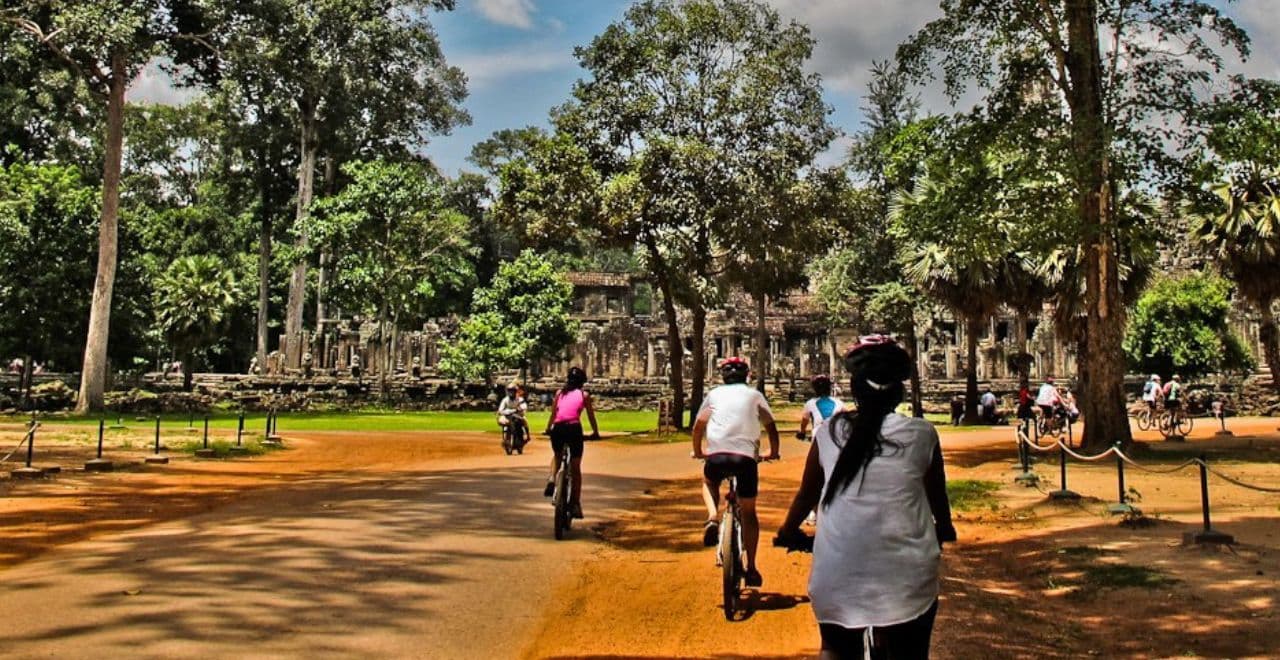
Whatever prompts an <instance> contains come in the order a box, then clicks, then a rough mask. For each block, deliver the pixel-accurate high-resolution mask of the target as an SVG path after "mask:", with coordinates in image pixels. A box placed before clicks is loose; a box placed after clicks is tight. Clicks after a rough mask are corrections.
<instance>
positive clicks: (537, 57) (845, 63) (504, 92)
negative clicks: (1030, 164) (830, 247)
mask: <svg viewBox="0 0 1280 660" xmlns="http://www.w3.org/2000/svg"><path fill="white" fill-rule="evenodd" d="M766 1H767V2H768V3H769V4H770V5H772V6H774V7H775V8H776V9H777V10H778V11H779V12H780V13H781V14H782V15H783V16H784V17H787V18H791V19H795V20H798V21H800V22H801V23H804V24H805V25H808V26H809V28H810V30H811V32H812V34H813V36H814V38H815V39H816V41H817V45H816V47H815V49H814V55H813V59H812V60H811V62H810V68H811V69H812V70H813V71H815V72H817V73H819V74H820V75H821V76H822V78H823V86H824V89H825V94H826V99H827V103H828V104H829V105H830V106H831V107H832V110H833V112H832V115H831V118H830V119H831V122H832V124H833V125H835V126H837V127H839V128H840V129H842V130H843V131H844V132H845V133H846V134H849V133H853V132H856V131H857V130H858V129H859V126H860V124H861V111H860V110H859V107H860V106H861V105H862V96H863V94H865V90H866V83H867V79H868V70H869V68H870V66H871V62H872V60H879V59H888V58H890V57H892V56H893V52H894V48H895V47H896V46H897V44H898V43H900V42H902V41H903V40H904V39H906V38H907V37H908V36H909V35H910V34H911V33H913V32H914V31H916V30H917V29H919V28H920V27H922V26H923V25H924V24H925V23H927V22H928V21H929V20H931V19H933V18H935V17H937V15H938V14H939V11H938V0H766ZM1215 1H1216V2H1218V3H1219V4H1223V5H1225V7H1226V9H1227V12H1228V14H1229V15H1230V16H1232V17H1233V18H1235V19H1237V20H1238V21H1239V22H1240V23H1241V24H1242V25H1243V26H1244V27H1245V28H1246V29H1247V30H1248V31H1249V34H1250V36H1251V37H1252V39H1253V56H1252V57H1251V58H1250V60H1249V61H1248V62H1244V63H1239V62H1232V63H1229V69H1230V70H1231V71H1241V72H1244V73H1247V74H1249V75H1251V76H1256V77H1267V78H1272V79H1280V39H1277V38H1276V37H1277V32H1278V31H1280V30H1278V29H1277V28H1280V19H1277V13H1278V12H1277V8H1278V6H1280V0H1239V1H1238V2H1235V3H1229V4H1228V3H1226V2H1225V0H1215ZM630 4H631V2H630V0H458V1H457V5H458V7H457V9H456V10H454V11H451V12H441V13H436V14H433V15H432V23H433V24H434V25H435V27H436V30H437V32H438V33H439V35H440V41H441V44H442V46H443V48H444V51H445V55H446V57H447V59H448V60H449V62H450V63H451V64H453V65H455V66H458V67H460V68H462V70H463V71H464V72H466V74H467V76H468V77H469V85H468V88H469V90H470V96H469V97H468V98H467V100H466V102H465V105H466V108H467V110H468V111H469V112H470V113H471V117H472V123H471V125H470V126H462V127H459V128H457V129H455V130H454V131H453V133H452V134H451V135H446V136H435V137H433V138H432V139H431V141H430V143H429V144H428V145H427V148H426V151H427V154H428V155H429V156H430V157H431V158H432V159H433V160H434V161H435V162H436V163H437V164H438V165H439V166H440V167H441V168H442V169H443V170H444V171H445V172H446V173H447V174H449V175H453V174H456V173H457V172H458V171H459V170H460V169H470V165H469V164H468V163H467V162H466V157H467V155H468V154H469V153H470V151H471V146H472V145H474V144H475V143H476V142H479V141H481V140H483V139H485V138H487V137H489V136H490V135H491V134H492V133H493V132H494V131H497V130H499V129H503V128H515V127H520V126H526V125H529V124H537V125H546V123H547V113H548V111H549V110H550V109H551V108H552V107H554V106H556V105H559V104H561V103H563V102H564V101H565V100H566V99H567V98H568V96H569V90H570V88H571V86H572V84H573V81H574V80H576V79H578V78H579V77H580V76H581V75H582V73H583V72H582V70H581V69H579V68H578V66H577V62H576V60H574V58H573V49H574V47H575V46H579V45H585V44H587V43H589V42H590V41H591V39H592V37H594V36H595V35H596V34H598V33H599V32H600V31H602V30H603V29H604V28H605V27H606V26H607V25H609V24H610V23H612V22H613V21H615V20H618V19H619V18H621V17H622V15H623V13H624V12H625V10H626V8H627V6H628V5H630ZM190 94H191V92H189V91H185V90H175V89H173V87H172V86H171V85H170V84H169V82H168V79H167V77H165V76H164V74H163V73H161V72H160V71H159V69H157V68H155V67H149V68H148V70H147V71H146V72H144V73H143V75H142V76H140V77H139V79H138V80H136V81H135V82H134V85H133V87H132V88H131V89H130V98H131V100H135V101H143V102H146V101H154V102H162V103H164V102H181V101H182V100H183V99H184V98H187V97H189V96H190ZM921 96H922V99H923V100H924V102H925V106H926V108H929V109H935V110H943V109H945V104H944V103H943V95H942V94H941V92H940V90H937V89H931V88H926V89H923V90H921ZM847 145H848V138H847V135H846V137H844V138H841V139H839V140H837V142H836V143H835V144H834V145H833V148H832V150H831V151H830V153H828V154H827V155H826V156H825V158H824V160H826V161H828V162H830V161H833V160H835V159H836V158H837V157H839V155H840V154H842V153H843V152H844V151H845V148H846V147H847Z"/></svg>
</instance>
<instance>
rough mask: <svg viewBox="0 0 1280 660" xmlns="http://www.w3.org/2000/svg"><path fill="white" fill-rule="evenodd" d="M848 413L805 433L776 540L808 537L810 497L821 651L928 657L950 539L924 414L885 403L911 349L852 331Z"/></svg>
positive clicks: (934, 444) (898, 386)
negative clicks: (797, 481)
mask: <svg viewBox="0 0 1280 660" xmlns="http://www.w3.org/2000/svg"><path fill="white" fill-rule="evenodd" d="M845 367H846V368H847V369H848V370H849V371H850V372H851V374H852V379H851V380H852V387H851V390H852V392H853V396H854V399H855V401H856V402H857V404H858V411H857V412H856V413H840V414H838V415H836V416H835V417H833V418H832V419H831V420H830V421H829V422H827V423H826V424H823V425H821V426H820V427H819V428H818V429H817V432H816V433H815V434H814V442H813V446H812V447H811V448H810V451H809V458H808V462H807V463H806V465H805V470H804V477H803V480H802V482H801V485H800V490H799V492H797V493H796V497H795V500H794V502H792V504H791V509H790V511H789V512H788V514H787V519H786V522H784V523H783V526H782V528H781V529H780V530H778V539H777V540H776V541H775V543H776V544H778V545H787V546H791V547H796V546H798V545H801V544H802V543H803V542H804V541H806V540H808V537H807V536H805V534H804V532H802V531H801V530H800V524H801V522H802V521H803V520H804V519H805V516H806V515H807V514H808V512H809V511H812V510H813V508H814V507H815V506H818V505H819V504H820V505H821V507H822V509H821V515H820V516H819V518H818V528H817V534H816V536H815V537H814V538H813V539H812V541H813V568H812V571H811V573H810V576H809V596H810V598H811V600H812V603H813V612H814V615H815V616H816V617H817V619H818V628H819V631H820V633H821V635H822V655H821V657H822V658H862V657H864V653H865V652H866V650H867V649H868V647H869V648H870V657H872V658H885V659H892V660H917V659H925V658H928V657H929V637H930V635H931V633H932V631H933V620H934V616H935V615H936V614H937V609H938V563H939V558H940V555H941V547H942V545H941V544H942V543H944V542H947V541H954V540H955V538H956V533H955V528H954V527H952V524H951V508H950V505H949V504H948V502H947V494H946V475H945V472H944V470H943V465H942V450H941V447H940V445H939V444H938V433H937V431H936V430H934V428H933V425H932V424H930V423H928V422H926V421H924V420H922V419H914V418H911V417H904V416H902V415H899V414H897V413H896V412H894V410H895V409H896V408H897V406H898V404H899V403H901V402H902V399H903V387H902V381H904V380H906V379H907V378H908V377H910V375H911V358H910V357H909V356H908V355H907V352H906V351H904V350H903V349H902V348H901V347H900V346H898V344H897V343H896V342H894V340H893V339H891V338H889V337H885V336H883V335H872V336H869V337H863V338H862V339H861V340H860V341H859V342H858V344H857V345H855V346H854V347H853V348H851V349H850V350H849V352H848V353H846V354H845Z"/></svg>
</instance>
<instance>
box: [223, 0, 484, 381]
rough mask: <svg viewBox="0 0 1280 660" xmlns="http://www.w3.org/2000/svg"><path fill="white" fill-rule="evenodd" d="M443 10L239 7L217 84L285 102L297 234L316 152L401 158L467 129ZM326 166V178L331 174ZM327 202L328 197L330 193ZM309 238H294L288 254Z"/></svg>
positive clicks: (302, 288)
mask: <svg viewBox="0 0 1280 660" xmlns="http://www.w3.org/2000/svg"><path fill="white" fill-rule="evenodd" d="M453 4H454V3H453V0H412V1H410V2H400V3H389V2H386V1H385V0H355V1H350V2H330V1H326V0H253V1H252V2H248V3H243V4H242V5H241V6H239V9H238V12H237V22H236V24H235V29H234V30H232V32H231V36H230V38H229V39H228V42H227V44H226V47H225V48H224V49H223V53H224V58H225V60H226V63H225V65H224V67H223V71H222V74H223V75H225V76H228V77H231V78H234V79H236V80H239V81H245V82H247V81H255V80H256V81H259V84H260V85H262V86H269V87H270V88H271V93H272V94H274V95H278V96H280V97H283V98H287V99H288V100H289V103H290V104H291V106H292V107H291V108H290V109H289V110H290V113H291V116H292V119H293V123H294V126H295V128H296V140H297V145H298V146H297V150H298V154H299V159H298V176H297V192H296V195H295V202H296V211H295V222H296V223H297V225H298V226H299V227H305V226H306V225H307V223H306V217H307V214H308V213H309V212H310V208H311V202H312V199H313V198H314V196H315V194H316V189H315V180H316V173H317V169H318V168H319V166H320V153H321V150H322V147H323V146H324V145H330V146H335V145H340V146H343V147H344V148H345V150H346V151H347V152H349V153H350V152H353V151H355V149H354V148H353V146H352V145H365V146H368V147H371V148H373V152H372V153H364V154H360V155H361V156H363V157H367V158H376V157H379V156H385V155H388V154H389V152H395V153H397V154H400V155H403V154H406V153H407V151H408V150H409V148H411V147H414V146H418V145H420V144H421V142H422V141H423V139H424V138H425V137H426V136H427V135H428V134H431V133H436V132H444V131H448V130H449V129H450V128H452V127H453V126H454V125H456V124H458V123H460V122H465V121H467V120H468V118H467V115H466V113H465V112H464V111H462V110H461V109H460V108H459V107H458V104H459V103H460V102H461V101H462V99H463V98H464V96H465V94H466V90H465V78H464V76H463V75H462V72H461V71H460V70H458V69H457V68H454V67H450V66H448V65H447V64H446V62H445V58H444V54H443V52H442V51H441V49H440V44H439V41H438V39H437V38H436V35H435V32H434V31H433V30H432V28H431V24H430V22H429V20H428V12H429V11H430V10H447V9H452V8H453ZM336 166H337V163H336V162H335V167H334V169H335V171H336V170H337V167H336ZM330 192H336V191H330ZM310 243H311V237H310V236H309V235H308V234H307V233H306V232H305V231H299V232H296V245H295V247H296V248H297V253H298V254H306V253H309V252H310ZM306 290H307V262H306V261H305V260H302V259H299V260H297V261H295V262H294V265H293V271H292V273H291V275H290V280H289V296H288V301H287V302H286V305H285V327H284V341H285V349H286V362H287V363H288V364H290V365H292V366H297V364H298V362H299V359H300V357H301V354H302V352H301V346H300V345H299V337H301V334H302V325H303V307H304V303H305V301H306Z"/></svg>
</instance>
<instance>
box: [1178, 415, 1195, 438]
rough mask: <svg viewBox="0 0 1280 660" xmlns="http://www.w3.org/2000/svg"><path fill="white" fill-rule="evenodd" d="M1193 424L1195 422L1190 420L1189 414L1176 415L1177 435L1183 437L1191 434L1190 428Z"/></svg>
mask: <svg viewBox="0 0 1280 660" xmlns="http://www.w3.org/2000/svg"><path fill="white" fill-rule="evenodd" d="M1194 426H1195V422H1194V421H1192V419H1191V417H1190V416H1189V415H1179V416H1178V434H1179V435H1182V436H1184V437H1185V436H1188V435H1191V429H1192V427H1194Z"/></svg>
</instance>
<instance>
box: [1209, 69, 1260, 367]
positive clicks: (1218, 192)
mask: <svg viewBox="0 0 1280 660" xmlns="http://www.w3.org/2000/svg"><path fill="white" fill-rule="evenodd" d="M1233 88H1234V89H1233V91H1232V92H1231V93H1230V94H1229V95H1228V96H1226V97H1224V98H1220V99H1216V100H1214V101H1213V102H1211V103H1209V104H1208V105H1207V106H1206V108H1205V109H1204V111H1203V112H1202V113H1201V114H1202V117H1203V122H1204V123H1205V124H1207V126H1208V131H1207V135H1206V140H1205V145H1204V153H1202V154H1201V158H1202V159H1203V162H1202V163H1201V164H1200V166H1199V167H1197V168H1196V169H1195V171H1194V174H1193V177H1192V181H1191V183H1192V184H1193V185H1196V186H1197V188H1198V190H1197V191H1196V192H1200V193H1201V194H1199V195H1193V196H1192V199H1191V201H1190V203H1189V204H1188V210H1189V211H1190V213H1191V214H1192V217H1193V221H1192V226H1191V235H1192V236H1193V238H1194V239H1195V240H1196V242H1197V243H1198V244H1199V245H1200V247H1201V248H1202V249H1203V250H1205V251H1206V252H1208V253H1209V254H1210V255H1211V256H1212V257H1213V259H1214V260H1215V261H1216V262H1217V264H1218V267H1219V268H1221V269H1222V271H1223V272H1224V273H1226V274H1227V275H1228V276H1230V277H1231V279H1232V280H1233V281H1234V282H1235V284H1236V290H1237V291H1238V292H1239V293H1240V296H1241V297H1242V298H1244V299H1245V300H1246V301H1248V303H1249V304H1250V305H1252V306H1253V307H1254V309H1256V310H1257V311H1258V319H1259V328H1258V330H1259V332H1258V338H1259V340H1260V341H1261V343H1262V351H1263V355H1264V357H1265V359H1266V363H1267V367H1268V368H1269V369H1270V370H1271V383H1272V386H1273V387H1274V388H1276V389H1277V390H1280V330H1278V329H1277V324H1276V317H1275V309H1274V307H1275V302H1276V300H1277V299H1280V84H1278V83H1276V82H1274V81H1261V80H1237V81H1236V83H1235V85H1233ZM1203 193H1210V194H1203Z"/></svg>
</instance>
